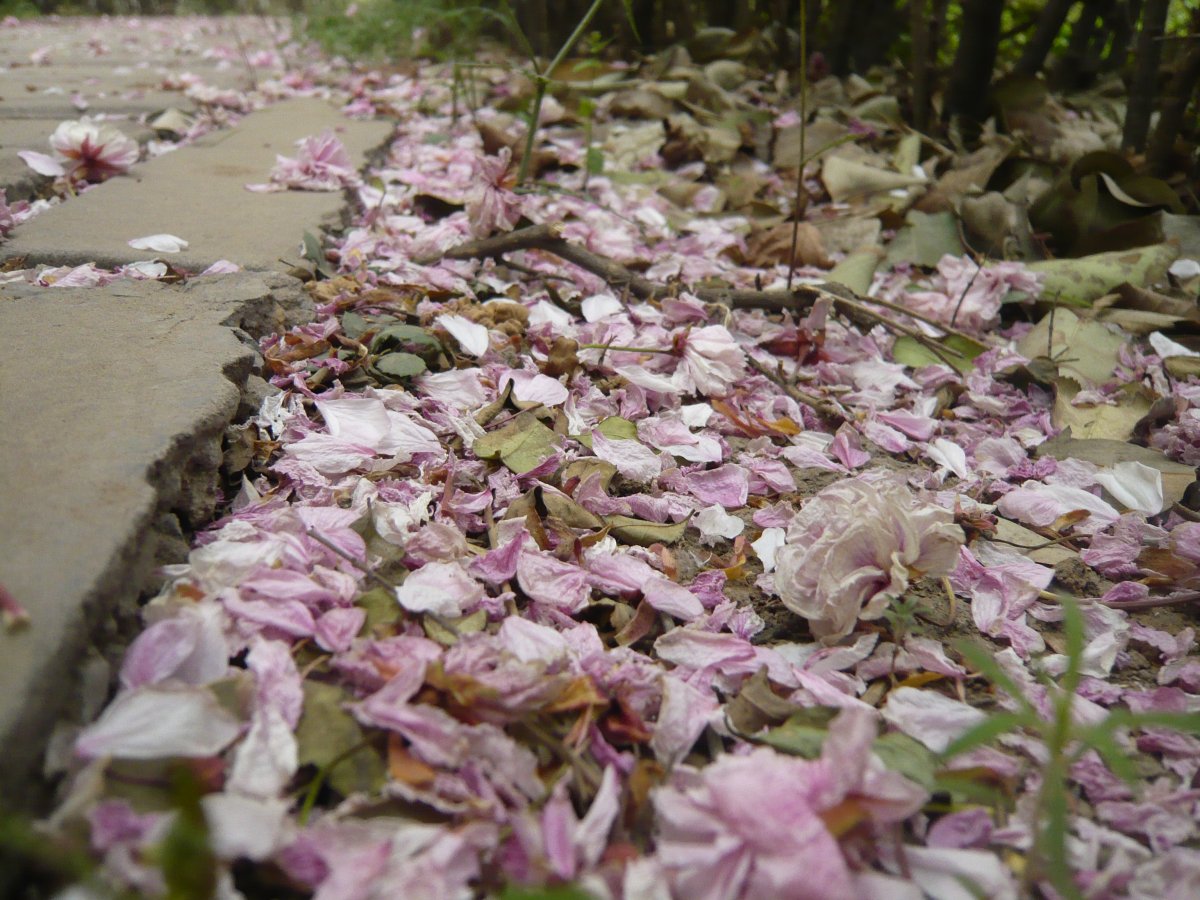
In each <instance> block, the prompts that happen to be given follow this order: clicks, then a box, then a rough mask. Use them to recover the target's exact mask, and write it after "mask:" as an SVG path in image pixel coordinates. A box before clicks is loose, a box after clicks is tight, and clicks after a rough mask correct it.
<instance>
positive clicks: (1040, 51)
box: [1013, 0, 1075, 77]
mask: <svg viewBox="0 0 1200 900" xmlns="http://www.w3.org/2000/svg"><path fill="white" fill-rule="evenodd" d="M1074 5H1075V0H1049V2H1048V3H1047V4H1046V5H1045V6H1043V7H1042V14H1041V16H1040V17H1039V18H1038V24H1037V28H1036V29H1035V30H1034V32H1033V37H1031V38H1030V39H1029V43H1028V44H1026V45H1025V49H1024V50H1023V51H1022V53H1021V58H1020V59H1019V60H1018V61H1017V65H1016V67H1015V68H1014V69H1013V74H1014V75H1027V76H1029V77H1033V76H1034V75H1036V74H1037V73H1038V72H1040V71H1042V66H1043V65H1045V63H1046V56H1047V55H1048V54H1049V53H1050V48H1051V47H1053V46H1054V41H1055V40H1056V39H1057V38H1058V33H1059V32H1060V31H1062V27H1063V23H1064V22H1066V21H1067V14H1068V13H1070V11H1071V7H1072V6H1074Z"/></svg>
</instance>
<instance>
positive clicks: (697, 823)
mask: <svg viewBox="0 0 1200 900" xmlns="http://www.w3.org/2000/svg"><path fill="white" fill-rule="evenodd" d="M875 734H876V727H875V715H874V713H872V712H870V711H868V710H865V709H846V710H843V711H842V712H841V713H840V714H839V715H838V717H837V718H836V719H835V720H834V721H833V723H832V724H831V726H830V729H829V736H828V737H827V738H826V740H825V746H824V748H823V750H822V754H821V758H820V759H818V760H804V759H797V758H795V757H789V756H784V755H782V754H779V753H776V752H775V751H773V750H770V749H767V748H760V749H758V750H755V751H754V752H753V753H750V754H747V755H746V756H733V755H725V756H722V757H720V758H718V759H717V761H716V762H714V763H712V764H711V765H710V766H708V767H707V768H705V769H703V770H701V771H696V770H694V769H690V768H687V767H680V768H678V769H676V770H675V777H674V779H673V781H672V783H671V784H670V785H668V786H667V787H663V788H659V789H658V790H657V791H655V792H654V794H653V800H654V808H655V811H656V812H657V815H658V858H659V860H660V862H661V863H662V865H663V867H664V868H665V869H666V871H667V873H668V875H669V877H670V879H671V882H672V887H673V889H674V890H673V896H679V897H688V898H706V900H740V898H752V897H776V898H787V900H838V898H846V900H852V898H855V897H858V896H860V893H859V891H858V890H857V888H856V886H855V879H854V875H853V874H852V873H851V871H850V867H849V866H848V865H847V862H846V859H845V857H844V856H843V855H842V850H841V847H840V846H839V845H838V841H837V838H836V837H834V835H833V833H832V832H831V831H830V830H829V828H828V826H827V825H826V823H825V820H824V819H823V818H822V813H824V812H826V811H828V810H831V809H833V808H834V807H842V808H843V809H853V810H854V811H855V812H856V813H857V815H858V816H859V817H860V818H861V820H863V821H866V822H872V823H877V824H887V823H896V822H901V821H903V820H904V819H905V818H907V817H908V816H910V815H912V814H913V813H914V812H916V811H917V810H918V809H920V808H921V805H922V804H923V803H924V801H925V798H926V793H925V791H924V790H923V789H922V788H920V787H918V786H917V785H916V784H914V783H913V782H911V781H909V780H908V779H906V778H904V777H903V776H901V775H899V774H896V773H895V772H891V771H889V770H887V769H886V768H884V766H883V765H882V763H880V762H879V761H878V760H877V759H875V758H874V757H873V755H872V753H871V742H872V741H873V740H874V739H875Z"/></svg>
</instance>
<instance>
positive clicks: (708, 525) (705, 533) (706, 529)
mask: <svg viewBox="0 0 1200 900" xmlns="http://www.w3.org/2000/svg"><path fill="white" fill-rule="evenodd" d="M692 522H693V523H694V524H695V526H696V527H697V528H699V529H700V536H701V538H702V539H704V540H711V539H713V538H718V537H723V538H735V537H737V536H738V535H739V534H741V533H742V530H743V529H744V528H745V527H746V523H745V522H743V521H742V520H741V519H739V518H738V517H737V516H731V515H729V514H728V513H727V512H725V510H724V509H723V508H722V507H721V506H720V505H719V504H716V503H714V504H713V505H712V506H710V507H708V508H706V509H702V510H700V512H698V513H696V518H694V519H693V520H692Z"/></svg>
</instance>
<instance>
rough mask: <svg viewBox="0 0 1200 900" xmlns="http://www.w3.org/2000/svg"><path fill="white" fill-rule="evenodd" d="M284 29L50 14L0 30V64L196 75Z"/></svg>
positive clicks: (244, 19) (223, 19)
mask: <svg viewBox="0 0 1200 900" xmlns="http://www.w3.org/2000/svg"><path fill="white" fill-rule="evenodd" d="M284 27H285V25H284V23H283V22H281V21H279V20H272V19H269V18H265V17H262V16H212V17H194V16H193V17H186V18H178V17H174V16H159V17H155V16H139V17H129V18H120V19H103V18H102V19H96V18H75V17H62V18H59V17H52V16H49V17H42V18H38V19H34V20H31V21H25V22H21V23H19V24H18V25H17V26H15V27H9V28H5V27H0V66H27V65H31V64H34V63H35V60H39V61H42V62H43V63H44V64H46V65H51V66H53V65H61V64H65V63H70V64H78V63H81V62H88V63H97V64H101V65H106V66H108V67H110V68H111V67H114V66H121V65H137V64H139V63H143V62H150V63H155V64H163V65H169V66H172V67H174V68H179V69H181V70H182V69H191V70H193V71H195V70H196V69H197V68H198V67H203V66H211V65H217V64H219V63H221V62H224V61H228V62H234V63H238V62H240V61H241V58H242V49H243V48H248V49H249V50H250V52H253V51H255V50H258V49H261V48H263V47H270V46H273V45H274V44H276V43H277V42H278V41H277V37H278V35H279V34H281V33H282V29H283V28H284ZM35 54H36V56H35Z"/></svg>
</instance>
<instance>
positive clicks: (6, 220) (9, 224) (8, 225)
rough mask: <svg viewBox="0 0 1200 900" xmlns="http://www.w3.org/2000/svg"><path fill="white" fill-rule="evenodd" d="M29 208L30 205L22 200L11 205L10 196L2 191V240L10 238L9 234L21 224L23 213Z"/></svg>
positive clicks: (0, 230) (0, 198) (0, 207)
mask: <svg viewBox="0 0 1200 900" xmlns="http://www.w3.org/2000/svg"><path fill="white" fill-rule="evenodd" d="M28 208H29V204H28V203H25V202H24V201H21V200H19V201H17V202H16V203H13V204H11V205H10V204H9V202H8V195H7V194H6V193H5V191H4V190H3V189H0V238H3V237H8V233H9V232H10V231H12V230H13V229H14V228H16V227H17V225H19V224H20V223H21V219H22V213H24V212H25V211H26V210H28Z"/></svg>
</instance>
